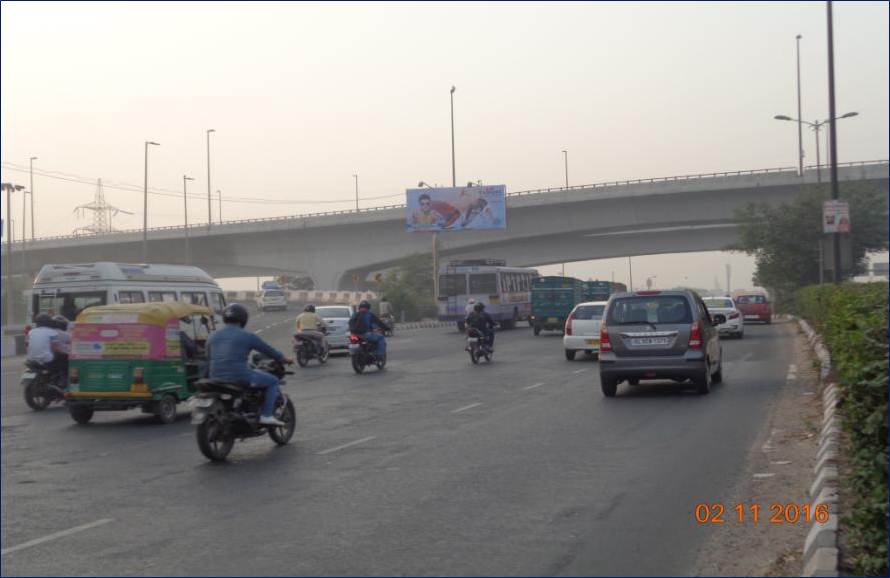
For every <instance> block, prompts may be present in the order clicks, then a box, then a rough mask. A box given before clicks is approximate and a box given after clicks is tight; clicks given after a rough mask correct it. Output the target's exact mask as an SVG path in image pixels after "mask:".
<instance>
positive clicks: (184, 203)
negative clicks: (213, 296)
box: [182, 175, 195, 265]
mask: <svg viewBox="0 0 890 578" xmlns="http://www.w3.org/2000/svg"><path fill="white" fill-rule="evenodd" d="M193 180H195V179H193V178H192V177H188V176H186V175H182V209H183V213H184V215H185V229H184V230H185V264H186V265H189V264H191V259H190V258H189V198H188V188H187V186H188V185H187V183H188V181H193Z"/></svg>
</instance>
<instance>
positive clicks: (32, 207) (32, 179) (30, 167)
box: [28, 157, 37, 243]
mask: <svg viewBox="0 0 890 578" xmlns="http://www.w3.org/2000/svg"><path fill="white" fill-rule="evenodd" d="M36 160H37V157H31V158H30V159H29V160H28V165H29V172H30V173H31V186H30V187H29V189H30V191H31V193H30V195H31V242H32V243H33V242H34V161H36Z"/></svg>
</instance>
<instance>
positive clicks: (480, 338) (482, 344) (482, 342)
mask: <svg viewBox="0 0 890 578" xmlns="http://www.w3.org/2000/svg"><path fill="white" fill-rule="evenodd" d="M466 351H467V352H468V353H469V354H470V361H472V362H473V363H474V364H476V363H479V360H480V359H482V358H483V357H484V358H485V361H489V362H490V361H491V357H492V355H494V349H492V347H491V345H489V344H488V340H487V339H485V336H484V335H482V333H481V332H480V331H479V330H477V329H474V328H473V327H470V328H468V329H467V347H466Z"/></svg>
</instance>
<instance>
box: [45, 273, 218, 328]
mask: <svg viewBox="0 0 890 578" xmlns="http://www.w3.org/2000/svg"><path fill="white" fill-rule="evenodd" d="M165 301H185V302H187V303H192V304H195V305H204V306H207V307H210V308H211V309H213V310H214V311H216V312H217V314H219V313H221V312H222V310H223V308H224V307H225V306H226V300H225V296H224V295H223V291H222V289H220V287H219V285H217V283H216V281H214V279H213V277H211V276H210V275H208V274H207V273H205V272H204V271H203V270H201V269H199V268H198V267H189V266H187V265H145V264H130V263H108V262H100V263H72V264H64V265H44V266H43V267H42V268H41V269H40V272H39V273H38V274H37V277H36V278H35V279H34V287H33V289H32V290H31V299H30V303H29V309H30V311H29V313H30V319H33V318H34V316H35V315H37V314H38V313H49V314H51V315H55V314H59V313H61V314H62V315H64V316H65V317H67V318H68V319H69V320H71V321H74V318H75V317H77V314H78V313H80V312H81V311H83V310H84V309H86V308H87V307H90V306H93V305H109V304H114V303H151V302H165Z"/></svg>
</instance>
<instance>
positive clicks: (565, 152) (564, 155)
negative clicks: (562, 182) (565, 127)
mask: <svg viewBox="0 0 890 578" xmlns="http://www.w3.org/2000/svg"><path fill="white" fill-rule="evenodd" d="M562 156H563V157H565V165H566V188H569V151H562Z"/></svg>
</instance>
